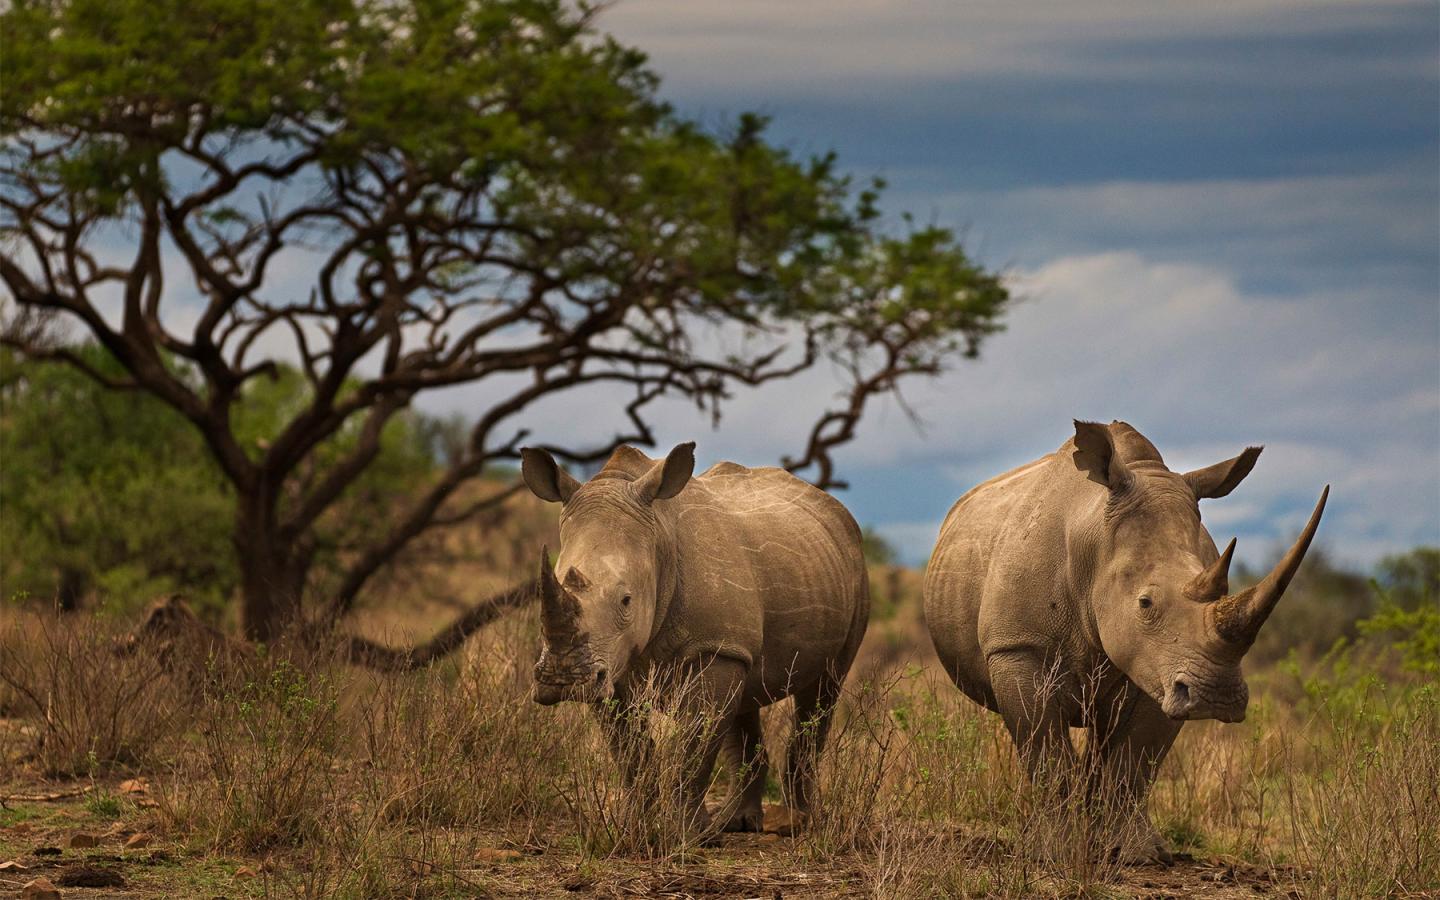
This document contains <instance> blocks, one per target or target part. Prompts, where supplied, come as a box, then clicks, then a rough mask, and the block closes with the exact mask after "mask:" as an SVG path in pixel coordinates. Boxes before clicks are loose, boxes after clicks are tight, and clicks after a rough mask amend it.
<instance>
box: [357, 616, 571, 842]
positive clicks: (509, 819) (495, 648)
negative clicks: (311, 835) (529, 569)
mask: <svg viewBox="0 0 1440 900" xmlns="http://www.w3.org/2000/svg"><path fill="white" fill-rule="evenodd" d="M530 630H532V629H531V628H530V627H529V623H528V621H526V622H523V623H522V622H519V621H517V620H516V619H514V618H511V619H508V620H505V621H502V622H500V623H497V625H495V626H494V627H493V628H492V629H491V630H490V631H489V632H488V633H487V634H485V635H483V636H482V637H480V638H477V639H476V647H475V649H474V650H473V651H472V653H471V654H470V657H469V665H467V666H465V667H464V669H463V670H462V671H461V672H460V673H458V675H457V674H456V673H455V672H453V671H451V669H450V668H448V667H445V666H441V667H437V668H436V669H433V670H429V671H425V672H419V673H413V674H410V675H403V676H388V677H373V676H372V677H363V676H362V677H361V678H360V679H359V681H360V682H361V684H362V689H361V691H360V693H359V696H358V698H357V699H355V700H354V701H353V702H352V703H351V704H349V707H350V717H351V718H352V720H353V721H354V723H355V725H354V727H355V729H356V731H357V732H358V735H359V741H358V743H359V750H360V751H361V752H362V753H363V755H362V757H361V759H362V761H363V764H364V766H365V769H366V772H367V778H366V779H365V780H364V781H363V782H362V784H361V786H360V789H361V790H362V791H364V792H367V793H368V794H370V795H372V796H373V799H374V801H375V802H376V804H377V805H378V807H379V808H380V809H382V810H383V811H384V814H385V818H386V819H387V820H388V821H392V822H400V823H409V824H412V825H426V826H460V825H476V824H482V823H483V824H484V825H485V826H487V827H493V828H496V829H501V830H506V831H508V830H510V829H511V828H512V826H517V827H520V828H526V829H528V828H529V827H530V823H531V822H533V821H534V820H536V819H539V818H542V817H545V816H554V815H556V814H558V813H560V812H561V811H562V806H561V804H560V802H559V798H558V796H557V795H556V794H555V793H554V792H553V791H552V790H550V789H549V785H551V784H553V783H554V781H555V779H557V778H559V777H560V776H561V775H562V774H563V769H562V766H563V765H564V763H565V754H564V753H563V752H561V751H560V747H562V746H563V745H565V744H566V743H568V741H567V739H566V738H565V734H566V732H567V730H568V729H571V728H573V724H574V723H573V722H571V721H570V720H573V719H577V718H578V716H576V715H574V712H578V710H577V711H573V712H572V711H570V710H564V711H558V712H559V714H558V715H557V711H549V710H542V709H541V708H539V707H537V706H536V705H535V704H534V703H532V702H531V700H530V693H531V676H530V670H531V666H532V664H533V657H532V656H530V655H529V653H528V650H527V648H528V644H529V641H530V634H529V631H530ZM557 719H558V720H559V722H558V723H557ZM557 724H558V727H557Z"/></svg>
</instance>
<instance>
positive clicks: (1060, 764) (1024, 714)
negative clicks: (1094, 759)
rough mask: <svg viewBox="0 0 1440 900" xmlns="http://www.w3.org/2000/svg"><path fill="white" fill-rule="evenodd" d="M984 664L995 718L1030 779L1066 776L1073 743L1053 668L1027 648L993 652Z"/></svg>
mask: <svg viewBox="0 0 1440 900" xmlns="http://www.w3.org/2000/svg"><path fill="white" fill-rule="evenodd" d="M986 664H987V666H988V668H989V672H990V687H991V690H992V691H993V692H994V694H995V705H996V707H997V708H998V710H999V712H1000V718H1002V719H1003V720H1004V721H1005V728H1006V730H1007V731H1009V732H1010V737H1011V739H1013V740H1014V741H1015V747H1016V749H1017V750H1019V751H1020V760H1021V762H1023V763H1024V764H1025V769H1026V771H1027V772H1028V773H1029V774H1030V777H1031V779H1032V780H1034V781H1037V782H1042V781H1043V782H1047V783H1048V782H1049V781H1051V780H1054V779H1059V780H1060V781H1063V780H1065V779H1067V778H1069V777H1070V775H1071V774H1072V773H1074V772H1075V771H1077V769H1076V756H1075V745H1074V744H1072V743H1070V732H1069V729H1068V728H1067V726H1066V722H1065V717H1064V714H1063V712H1062V710H1061V703H1060V694H1061V691H1062V689H1063V687H1064V685H1062V683H1061V679H1060V678H1059V677H1058V676H1057V675H1056V673H1055V669H1054V667H1053V666H1050V665H1047V664H1046V662H1045V660H1044V657H1043V656H1042V655H1041V654H1039V653H1035V652H1031V651H1010V652H1004V653H995V654H992V655H990V656H989V657H987V659H986ZM1059 786H1060V785H1059V784H1057V787H1059ZM1061 796H1063V793H1062V794H1061Z"/></svg>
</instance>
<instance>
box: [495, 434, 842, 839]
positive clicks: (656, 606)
mask: <svg viewBox="0 0 1440 900" xmlns="http://www.w3.org/2000/svg"><path fill="white" fill-rule="evenodd" d="M694 447H695V445H694V444H693V443H687V444H681V445H679V446H677V447H676V448H675V449H673V450H672V451H671V452H670V454H669V455H668V456H666V457H665V459H663V460H655V459H651V458H650V457H648V456H646V455H645V454H644V453H642V452H640V451H639V450H636V449H634V448H632V447H621V448H620V449H618V450H617V451H615V453H614V454H613V455H612V456H611V457H610V459H609V461H608V462H607V463H606V464H605V466H604V467H603V468H602V469H601V470H600V471H599V473H597V474H596V475H595V476H594V477H593V478H592V479H590V480H589V481H588V482H586V483H584V484H581V483H580V482H578V481H577V480H576V479H575V478H573V477H572V476H570V475H569V474H568V473H566V472H565V471H564V470H563V469H561V468H560V467H559V466H558V465H556V463H555V460H554V459H553V458H552V457H551V456H550V455H549V454H548V453H546V452H544V451H542V450H535V449H528V448H527V449H525V450H523V451H522V466H521V470H522V475H523V477H524V480H525V483H526V485H528V486H529V488H530V490H531V491H533V492H534V493H535V495H536V496H538V497H540V498H541V499H542V500H548V501H551V502H556V503H560V504H562V507H561V511H560V545H561V546H560V553H559V556H558V558H557V559H556V562H555V565H554V567H553V568H552V566H551V565H550V560H549V554H548V551H545V552H542V560H541V566H540V600H541V603H540V607H541V618H540V624H541V634H542V638H543V648H542V651H541V656H540V660H539V662H538V663H536V666H535V694H534V697H535V700H537V701H538V702H540V703H542V704H553V703H556V702H559V701H561V700H576V701H583V702H590V703H592V704H594V706H595V710H596V713H597V714H598V715H599V717H600V719H601V723H602V725H603V726H604V727H605V730H606V731H607V733H608V735H609V737H610V742H611V746H612V749H614V750H615V754H616V755H617V756H618V757H620V762H621V763H622V765H634V764H636V761H637V757H636V755H635V754H634V753H631V752H627V748H633V747H635V746H636V745H637V743H641V742H644V741H645V736H644V735H643V734H641V733H639V732H640V731H641V730H643V727H644V726H643V724H642V723H643V717H641V716H637V715H634V714H632V710H631V708H630V707H631V703H632V700H633V698H634V696H635V694H636V692H637V689H638V688H639V687H640V686H641V685H642V683H643V682H644V680H645V679H646V677H647V675H649V674H650V673H663V672H665V671H670V672H680V673H683V674H688V675H691V676H693V677H694V678H696V679H697V680H698V684H697V688H698V690H699V691H700V693H701V694H702V695H703V696H704V697H705V698H707V699H708V700H709V702H711V703H712V704H715V706H716V707H717V708H718V709H719V711H720V719H719V727H718V728H717V729H715V731H714V733H713V736H712V737H711V738H709V739H708V740H706V741H704V742H703V744H702V745H701V746H696V747H695V748H694V752H695V753H696V754H697V755H698V759H696V760H695V764H694V765H693V768H692V771H693V772H694V776H693V777H692V778H690V779H689V780H688V783H687V785H686V786H685V797H684V802H685V805H686V808H687V810H688V816H689V824H690V825H691V826H692V827H695V828H698V829H700V830H709V829H711V828H712V827H713V825H717V824H718V825H719V826H720V827H721V828H723V829H725V830H729V831H758V830H759V829H760V827H761V822H762V813H761V799H762V796H763V794H764V790H765V776H766V763H765V758H764V753H763V749H762V743H761V742H762V737H763V735H762V732H761V726H760V709H761V708H762V707H764V706H767V705H769V704H771V703H774V702H776V701H778V700H781V699H783V698H785V697H787V696H793V697H794V698H795V721H796V727H795V730H794V737H793V739H792V741H791V743H790V746H789V748H788V752H787V764H786V777H785V779H784V785H785V787H786V790H787V793H788V794H789V798H788V799H789V802H790V805H791V806H792V807H794V808H797V809H799V810H801V811H806V810H808V809H809V807H810V804H811V802H812V798H813V780H814V771H813V763H814V760H815V758H816V756H817V755H818V753H819V752H820V749H821V747H822V746H823V745H824V742H825V737H826V733H827V731H828V728H829V722H830V716H831V712H832V710H833V708H834V705H835V702H836V700H837V699H838V698H839V694H840V687H841V683H842V682H843V680H844V678H845V675H846V672H847V671H848V670H849V668H850V663H851V661H852V660H853V659H854V657H855V651H856V649H857V648H858V647H859V645H860V639H861V638H862V637H863V635H864V633H865V626H866V624H867V623H868V621H869V614H870V599H869V584H868V580H867V577H866V570H865V560H864V556H863V554H862V551H861V536H860V529H859V527H858V526H857V525H856V524H855V520H854V519H853V518H851V516H850V514H849V512H847V511H846V509H845V507H844V506H842V505H841V504H840V502H839V501H837V500H836V499H835V498H833V497H831V496H830V495H829V494H827V493H825V492H824V491H821V490H819V489H818V488H816V487H814V486H812V485H810V484H808V483H806V482H804V481H802V480H800V479H799V478H796V477H795V476H793V475H791V474H790V473H789V472H786V471H784V470H783V469H776V468H754V469H752V468H746V467H745V466H741V465H737V464H735V463H728V462H722V463H718V464H716V465H714V466H712V467H711V468H710V469H708V470H707V471H705V472H704V473H702V474H701V475H699V476H698V477H694V478H692V477H691V474H692V472H693V470H694V466H695V455H694ZM722 746H725V747H728V748H731V752H730V753H729V754H728V755H729V756H731V757H732V758H731V760H730V761H731V762H732V763H734V764H735V765H736V766H737V770H738V771H737V775H738V777H737V779H736V780H735V781H732V784H735V785H737V786H738V787H737V788H736V793H735V794H732V797H731V800H730V801H729V802H727V804H726V808H728V809H730V810H732V812H731V814H730V815H729V816H728V818H727V819H726V820H725V821H724V822H718V821H717V822H713V823H712V820H711V817H710V814H709V813H708V811H707V810H706V809H705V802H704V801H705V798H704V791H705V787H706V785H707V784H708V781H709V776H710V773H711V771H712V770H713V768H714V764H715V760H716V758H717V755H718V753H719V749H720V748H721V747H722ZM737 798H738V799H737Z"/></svg>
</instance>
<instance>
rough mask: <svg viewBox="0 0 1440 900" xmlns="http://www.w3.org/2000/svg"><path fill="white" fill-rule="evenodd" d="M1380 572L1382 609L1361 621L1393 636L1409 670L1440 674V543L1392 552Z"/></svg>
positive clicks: (1365, 629) (1372, 632)
mask: <svg viewBox="0 0 1440 900" xmlns="http://www.w3.org/2000/svg"><path fill="white" fill-rule="evenodd" d="M1379 571H1380V575H1379V577H1377V578H1376V579H1375V582H1374V585H1375V591H1376V593H1377V594H1378V595H1379V597H1380V608H1379V609H1378V610H1377V611H1376V612H1375V614H1374V615H1373V616H1370V617H1369V618H1367V619H1362V620H1361V621H1360V622H1359V623H1358V627H1359V629H1360V633H1361V634H1363V635H1367V636H1370V637H1372V638H1375V637H1380V638H1387V639H1388V640H1389V642H1390V644H1391V646H1392V647H1393V648H1394V649H1395V650H1396V651H1397V652H1398V653H1399V654H1400V659H1401V665H1403V666H1404V667H1405V668H1406V669H1408V670H1410V671H1412V672H1421V673H1425V674H1429V675H1440V548H1436V547H1418V548H1416V549H1415V550H1412V551H1410V552H1409V553H1407V554H1403V555H1400V556H1389V557H1386V558H1385V559H1383V560H1381V562H1380V565H1379Z"/></svg>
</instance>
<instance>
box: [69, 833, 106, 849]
mask: <svg viewBox="0 0 1440 900" xmlns="http://www.w3.org/2000/svg"><path fill="white" fill-rule="evenodd" d="M98 846H100V835H98V834H89V833H88V832H84V831H77V832H75V833H74V834H72V835H70V849H71V850H83V849H85V848H86V847H98Z"/></svg>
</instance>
